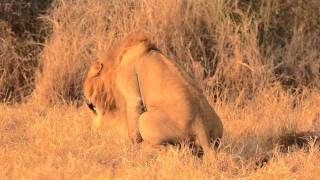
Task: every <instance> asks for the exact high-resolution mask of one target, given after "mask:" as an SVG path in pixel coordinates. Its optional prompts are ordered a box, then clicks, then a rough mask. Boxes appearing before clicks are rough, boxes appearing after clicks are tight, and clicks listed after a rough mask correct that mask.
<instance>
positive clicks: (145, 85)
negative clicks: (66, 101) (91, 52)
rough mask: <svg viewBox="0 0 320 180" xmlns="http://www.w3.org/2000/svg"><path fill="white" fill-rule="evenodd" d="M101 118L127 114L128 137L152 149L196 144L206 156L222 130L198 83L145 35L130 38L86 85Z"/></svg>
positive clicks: (98, 65)
mask: <svg viewBox="0 0 320 180" xmlns="http://www.w3.org/2000/svg"><path fill="white" fill-rule="evenodd" d="M84 94H85V97H86V98H87V99H88V100H90V101H91V102H92V103H93V104H94V105H95V106H96V109H97V113H98V116H99V117H102V116H103V114H104V113H106V112H110V111H112V110H114V109H119V108H122V109H125V111H123V113H126V116H125V117H126V125H127V128H128V135H129V137H130V138H131V139H132V141H134V142H138V143H139V142H141V141H142V140H143V144H147V145H148V146H158V145H161V144H165V143H179V142H181V141H192V140H193V139H195V140H196V142H197V143H198V144H200V145H201V146H202V148H203V149H204V151H205V152H206V151H208V150H209V149H210V143H211V142H213V141H214V140H216V139H218V138H221V137H222V134H223V126H222V122H221V120H220V118H219V117H218V116H217V114H216V113H215V112H214V110H213V109H212V108H211V106H210V105H209V103H208V101H207V99H206V98H205V96H204V95H203V93H202V91H201V90H200V88H198V86H197V83H196V82H195V81H194V79H193V78H191V77H190V76H189V75H188V74H187V73H186V72H184V71H183V69H182V68H181V67H179V66H178V65H177V64H176V63H175V62H174V61H173V60H170V59H168V58H166V57H165V56H164V55H163V54H162V53H161V52H160V51H159V50H158V49H157V48H156V47H155V46H154V44H152V43H151V41H150V40H149V39H148V38H147V37H146V36H145V35H144V34H132V35H129V36H128V37H126V38H125V39H124V40H123V41H122V42H121V43H120V44H119V46H118V47H117V48H115V49H114V50H113V51H111V52H110V53H109V55H108V56H107V58H106V59H104V61H102V62H101V63H99V62H96V63H95V64H94V65H93V66H92V67H91V69H90V70H89V73H88V75H87V77H86V79H85V82H84Z"/></svg>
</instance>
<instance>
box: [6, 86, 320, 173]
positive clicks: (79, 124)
mask: <svg viewBox="0 0 320 180" xmlns="http://www.w3.org/2000/svg"><path fill="white" fill-rule="evenodd" d="M265 93H268V94H269V93H274V94H277V98H276V97H269V98H267V97H265V96H266V95H264V96H261V97H260V98H257V99H255V100H254V101H253V102H252V103H250V104H248V105H246V106H245V107H244V108H243V109H241V110H240V109H238V108H236V107H235V104H224V103H222V104H217V105H215V109H216V110H217V112H218V114H219V115H220V116H221V117H222V119H223V122H224V126H225V135H224V137H223V144H222V146H221V149H220V152H218V153H217V156H216V157H215V158H213V157H212V158H208V157H204V158H203V159H198V158H196V157H194V156H192V155H191V154H190V152H189V151H188V150H187V149H186V148H183V149H182V150H180V151H178V150H176V149H170V150H169V151H168V152H165V153H163V152H162V153H161V152H159V153H156V154H153V155H145V154H142V152H141V151H140V150H139V148H138V147H134V146H132V145H131V144H130V141H129V140H128V138H127V136H126V133H125V132H126V131H125V130H124V127H123V124H120V123H119V122H113V123H111V122H105V124H104V125H103V127H102V128H101V129H100V130H99V131H93V129H92V128H91V121H90V112H89V111H88V110H87V109H86V107H81V108H76V107H74V106H70V105H59V106H54V107H52V108H50V109H46V110H42V109H41V108H40V107H39V106H38V105H36V104H33V105H32V106H31V105H30V104H29V105H19V107H8V106H0V112H1V113H2V114H3V115H2V116H1V117H0V135H1V136H0V145H1V146H0V162H2V163H0V169H1V171H0V173H1V174H0V176H1V177H3V178H5V179H112V178H116V179H117V178H119V179H177V178H178V179H212V178H223V179H225V178H248V179H250V178H251V179H257V178H264V179H271V178H272V179H274V178H276V179H292V178H298V179H310V178H311V179H313V178H315V177H318V176H319V175H320V174H319V172H320V171H319V170H320V167H319V166H318V159H319V158H320V152H319V150H318V149H317V147H316V146H312V142H310V144H311V146H312V147H311V150H310V151H309V152H305V151H303V150H301V149H296V150H294V149H293V151H292V152H290V153H288V154H283V153H281V152H280V151H279V148H277V147H276V144H275V143H273V142H272V141H270V138H277V137H278V136H280V135H281V134H283V133H284V132H292V131H302V130H308V129H310V128H311V121H312V118H313V116H314V112H316V111H318V107H319V105H320V104H319V102H320V98H319V97H320V96H319V95H320V93H319V92H317V93H313V95H312V96H310V97H308V98H306V99H305V100H304V101H303V102H299V103H298V104H299V105H298V107H297V108H292V107H291V102H290V96H288V95H287V94H286V93H284V92H268V90H266V91H265V92H264V94H265ZM110 123H111V124H110ZM110 127H112V128H110ZM265 153H269V154H273V158H272V159H270V160H269V163H268V164H267V165H265V166H264V167H262V168H257V166H256V162H257V161H258V159H259V158H260V157H263V155H264V154H265Z"/></svg>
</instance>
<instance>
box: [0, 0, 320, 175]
mask: <svg viewBox="0 0 320 180" xmlns="http://www.w3.org/2000/svg"><path fill="white" fill-rule="evenodd" d="M48 2H49V1H48ZM312 3H314V2H313V1H308V3H306V2H304V1H300V0H291V1H289V0H283V1H278V0H262V1H242V0H234V1H233V0H230V1H229V0H213V1H207V0H197V1H183V0H176V1H172V0H163V1H160V0H159V1H150V0H141V1H134V0H113V1H105V0H90V1H87V0H68V1H66V0H56V1H55V2H54V4H53V7H52V8H51V9H50V11H49V12H48V14H47V15H46V16H44V17H42V19H43V20H44V21H46V22H47V24H48V25H50V28H49V29H51V31H52V33H51V35H50V37H49V38H48V39H47V40H46V42H45V43H44V44H42V45H41V46H43V50H42V51H41V53H40V55H39V59H40V61H39V62H34V61H35V59H34V57H29V56H25V57H24V56H23V53H22V55H21V54H17V52H18V51H17V49H18V48H19V46H17V47H15V49H10V48H11V47H12V46H13V45H15V43H16V42H17V40H18V39H17V40H16V38H15V37H14V33H12V32H11V30H10V28H9V27H5V26H2V27H1V28H0V31H1V32H0V40H1V41H0V42H4V43H2V44H0V99H1V102H7V101H11V100H14V99H15V98H17V99H18V100H19V99H21V98H22V97H24V96H25V95H28V94H30V92H31V91H33V90H34V91H33V96H32V97H33V98H26V100H28V102H27V103H22V104H14V105H10V106H9V105H7V104H1V105H0V179H215V178H217V179H231V178H235V179H240V178H243V179H317V177H319V176H320V166H319V163H318V162H319V158H320V152H319V148H318V147H317V145H315V144H313V142H312V141H310V143H309V145H310V149H309V151H305V150H303V149H295V148H294V147H290V148H293V149H292V151H290V152H289V153H282V152H281V151H280V150H279V148H280V147H278V144H277V138H278V137H280V136H282V135H284V134H286V133H290V132H300V131H309V130H311V129H314V127H313V125H312V120H313V118H314V116H315V114H316V113H318V112H319V107H320V91H319V84H320V83H319V82H320V74H319V70H320V69H319V68H320V64H319V62H320V61H319V57H320V55H319V52H320V51H319V49H320V46H319V44H320V38H319V36H320V30H319V28H317V27H318V25H319V23H320V18H319V17H320V15H318V14H319V12H320V11H318V8H317V6H314V5H312ZM0 5H2V4H1V3H0ZM0 7H2V6H0ZM306 9H308V10H306ZM0 15H1V14H0ZM292 16H294V17H295V18H292ZM288 17H290V18H288ZM134 30H145V31H147V32H148V33H149V34H150V36H151V38H152V39H153V40H154V42H155V43H156V44H157V46H158V47H159V48H160V49H161V50H162V51H163V53H164V54H166V55H167V56H169V57H170V58H171V59H175V60H177V61H178V63H180V64H181V65H182V66H183V67H185V69H186V70H187V71H188V72H190V73H191V74H195V76H196V77H197V78H198V80H199V81H200V84H201V86H202V88H203V90H204V92H205V94H206V96H207V98H208V100H209V101H210V103H211V105H212V106H213V107H214V109H215V110H216V111H217V113H218V115H219V116H220V117H221V119H222V121H223V124H224V128H225V134H224V137H223V141H222V145H221V148H220V151H219V152H218V153H217V155H216V157H206V156H205V157H203V159H199V158H196V157H194V156H192V155H191V153H190V152H189V150H188V149H187V148H182V149H181V150H177V149H175V148H171V149H169V150H168V152H156V153H155V154H148V155H146V154H143V153H142V152H141V151H140V150H139V147H135V146H133V145H131V144H130V142H129V140H128V137H127V135H126V133H125V132H126V131H125V127H124V125H123V124H121V120H117V119H113V120H112V119H108V120H107V121H105V122H103V127H102V128H101V129H99V130H98V131H94V130H93V129H92V127H91V126H92V123H91V115H90V112H88V110H87V108H86V107H85V106H79V105H82V104H83V102H82V81H83V77H84V76H85V74H86V72H87V70H88V66H89V65H90V64H91V63H92V62H93V61H95V60H97V59H99V58H102V57H104V54H105V53H106V52H107V51H108V50H109V49H110V48H112V46H113V45H114V43H115V42H116V41H118V40H119V39H120V38H122V37H123V36H125V35H126V34H128V33H129V32H131V31H134ZM1 33H2V34H1ZM37 48H38V46H37ZM22 50H23V52H28V48H26V49H22ZM37 56H38V55H37ZM28 59H32V63H31V64H29V63H28V62H29V61H28ZM36 59H38V57H37V58H36ZM24 63H26V64H24ZM38 64H40V67H39V68H38ZM16 65H20V66H16ZM19 68H20V69H19ZM35 71H37V73H36V75H35V73H34V72H35ZM12 72H15V73H12ZM35 79H36V80H35ZM20 82H22V83H20ZM19 83H20V84H19ZM34 86H35V88H34ZM7 92H10V93H11V94H12V95H11V94H10V93H7ZM16 94H18V95H16ZM266 155H268V156H270V157H271V158H269V162H268V163H267V164H266V165H265V166H263V167H261V168H260V167H258V166H257V165H256V163H257V162H258V161H259V159H261V158H263V157H265V156H266Z"/></svg>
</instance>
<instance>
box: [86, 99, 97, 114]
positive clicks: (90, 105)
mask: <svg viewBox="0 0 320 180" xmlns="http://www.w3.org/2000/svg"><path fill="white" fill-rule="evenodd" d="M87 106H88V108H89V109H91V111H92V112H94V113H95V114H97V110H96V106H95V105H94V104H92V103H91V102H87Z"/></svg>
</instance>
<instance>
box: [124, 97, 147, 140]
mask: <svg viewBox="0 0 320 180" xmlns="http://www.w3.org/2000/svg"><path fill="white" fill-rule="evenodd" d="M134 104H135V105H131V106H130V105H128V106H127V122H126V124H127V129H128V136H129V138H130V140H131V141H132V142H133V143H141V142H142V141H143V139H142V137H141V134H140V132H139V122H138V120H139V117H140V115H141V114H142V113H143V103H142V101H141V100H138V101H136V103H134Z"/></svg>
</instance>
